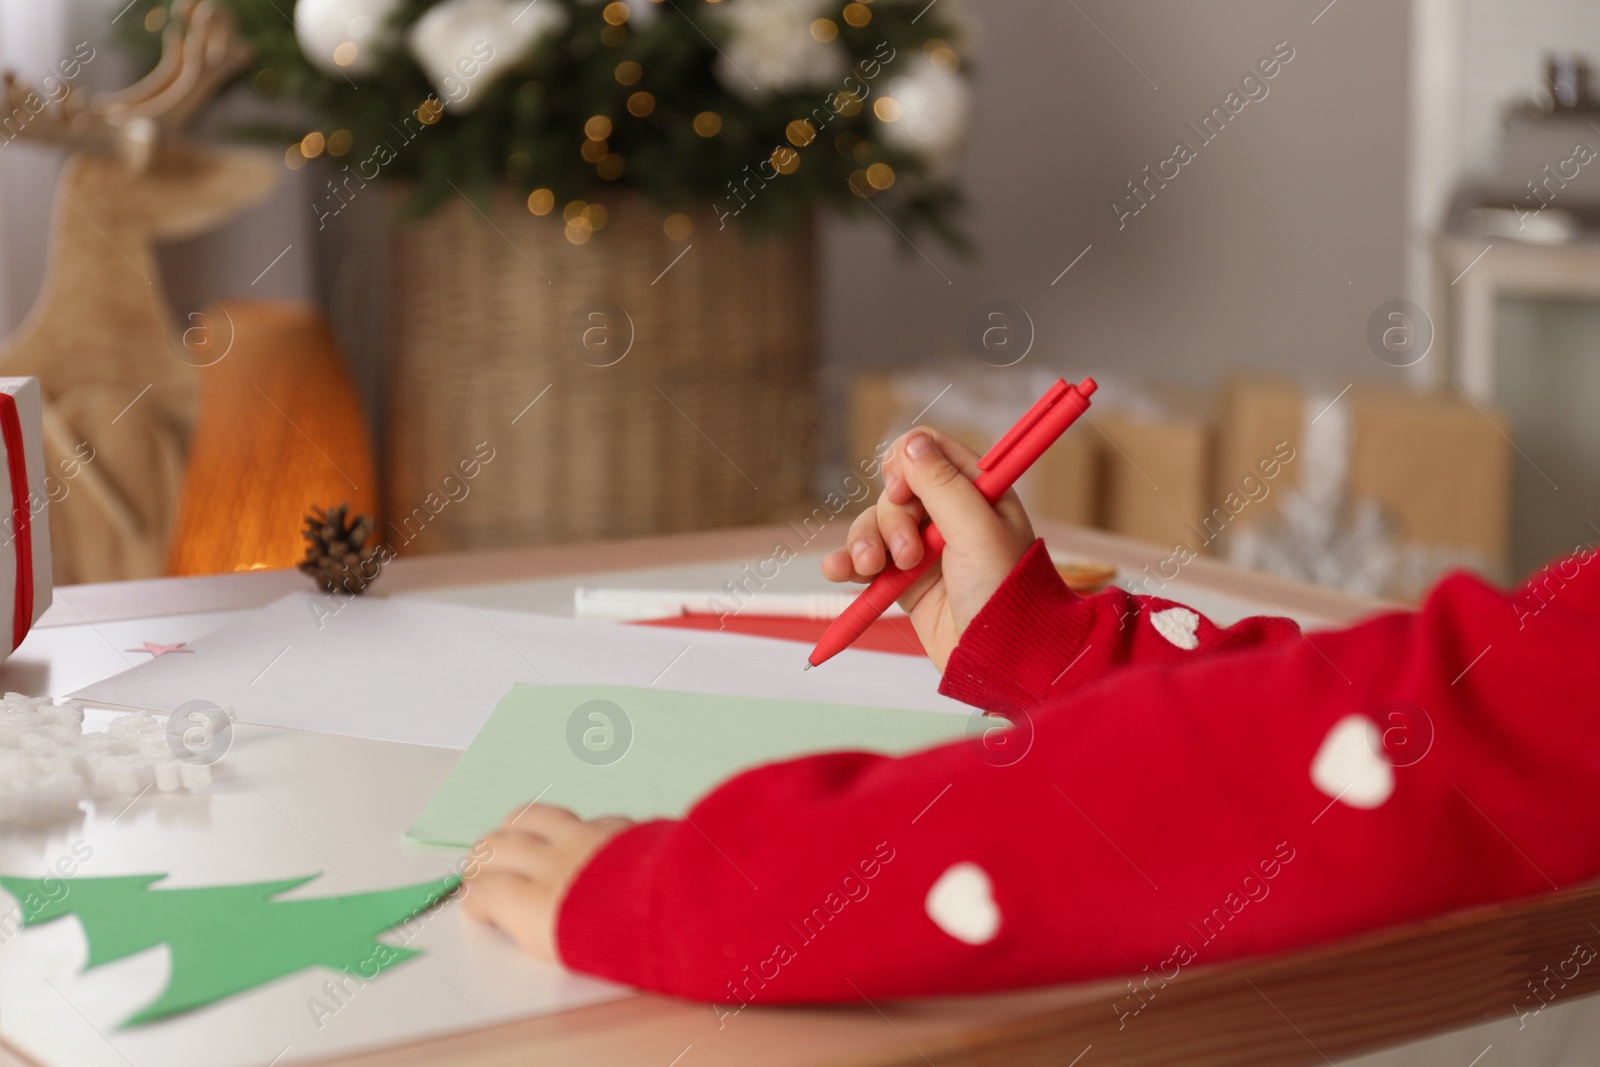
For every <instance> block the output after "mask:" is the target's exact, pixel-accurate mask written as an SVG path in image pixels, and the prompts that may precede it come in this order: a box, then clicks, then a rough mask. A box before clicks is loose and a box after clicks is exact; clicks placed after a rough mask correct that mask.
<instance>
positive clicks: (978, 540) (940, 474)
mask: <svg viewBox="0 0 1600 1067" xmlns="http://www.w3.org/2000/svg"><path fill="white" fill-rule="evenodd" d="M941 436H943V435H941ZM946 440H947V441H948V442H949V445H950V446H951V447H952V451H955V448H954V446H955V445H958V444H959V442H956V441H954V440H953V439H948V438H947V439H946ZM960 452H963V453H965V455H966V456H970V457H971V458H972V459H973V460H974V463H973V464H972V467H971V471H970V473H971V474H976V473H977V469H976V462H975V461H976V455H975V454H974V453H973V452H972V450H971V449H970V448H966V446H964V445H962V446H961V448H960ZM900 469H901V473H902V474H903V475H904V476H905V480H906V485H907V486H908V487H909V488H910V489H911V491H912V492H913V493H915V494H916V497H917V499H918V500H919V501H920V502H921V503H922V506H923V507H924V508H926V509H927V512H928V517H929V518H931V519H932V520H933V522H934V525H936V526H938V527H939V532H940V533H942V534H944V538H945V541H946V543H948V544H961V543H966V544H973V545H986V544H992V543H999V544H1004V543H1006V541H1007V540H1009V534H1010V531H1009V530H1008V528H1007V525H1006V523H1005V521H1004V520H1003V519H1001V517H1000V516H999V515H998V514H996V512H995V509H994V508H993V507H991V506H990V505H989V502H988V501H987V500H985V499H984V498H983V494H982V493H980V492H978V487H977V486H975V485H973V484H972V479H971V477H970V476H969V473H968V472H967V471H964V470H963V469H962V468H961V467H960V466H958V465H957V464H956V463H955V462H952V459H951V457H949V456H947V455H946V454H945V452H944V451H943V449H942V448H941V447H940V445H939V444H938V443H937V442H935V440H934V438H933V435H932V434H930V433H925V432H919V431H913V432H912V433H911V434H910V435H909V436H908V437H907V438H906V440H905V448H904V453H903V460H902V463H901V468H900ZM896 558H898V557H896Z"/></svg>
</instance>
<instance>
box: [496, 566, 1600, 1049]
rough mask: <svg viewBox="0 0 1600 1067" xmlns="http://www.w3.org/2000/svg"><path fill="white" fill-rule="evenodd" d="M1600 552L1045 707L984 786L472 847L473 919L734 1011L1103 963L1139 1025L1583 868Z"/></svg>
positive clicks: (953, 750) (902, 762) (787, 798)
mask: <svg viewBox="0 0 1600 1067" xmlns="http://www.w3.org/2000/svg"><path fill="white" fill-rule="evenodd" d="M1592 559H1593V553H1587V554H1586V555H1585V556H1583V557H1576V558H1575V559H1574V560H1571V561H1568V563H1567V564H1566V565H1564V566H1563V567H1562V568H1560V569H1559V570H1557V571H1555V572H1554V573H1555V574H1556V575H1557V576H1558V577H1557V578H1556V581H1555V582H1554V583H1551V582H1549V581H1545V582H1541V583H1540V584H1539V585H1537V586H1535V587H1533V588H1534V590H1535V593H1534V595H1533V596H1530V595H1529V591H1528V590H1524V591H1523V593H1522V594H1521V595H1520V597H1519V598H1518V599H1517V600H1515V601H1513V600H1511V599H1508V598H1507V597H1506V596H1504V595H1502V594H1500V593H1498V592H1496V591H1495V590H1493V589H1491V588H1489V587H1488V586H1486V585H1484V584H1483V583H1481V582H1479V581H1477V580H1475V579H1471V578H1467V577H1455V578H1451V579H1447V580H1446V581H1445V582H1443V583H1442V584H1441V585H1440V587H1439V588H1438V589H1437V590H1436V591H1435V592H1434V593H1433V595H1432V596H1430V598H1429V599H1428V601H1427V603H1426V604H1425V606H1424V607H1423V608H1422V610H1421V611H1420V612H1418V613H1395V614H1391V615H1386V616H1382V617H1379V618H1375V619H1373V620H1370V621H1368V622H1366V623H1363V624H1361V625H1359V626H1356V627H1354V628H1351V629H1348V630H1344V631H1339V632H1330V633H1320V634H1316V635H1312V636H1310V637H1308V638H1306V639H1303V640H1302V639H1296V640H1294V641H1290V642H1287V643H1285V644H1283V645H1281V646H1279V647H1273V648H1261V649H1256V650H1249V651H1242V652H1239V653H1238V654H1236V655H1227V656H1219V657H1216V658H1213V659H1209V660H1201V661H1196V662H1194V663H1192V664H1190V665H1188V666H1184V667H1179V668H1171V667H1167V666H1164V665H1155V666H1150V667H1135V668H1131V669H1128V670H1125V671H1122V672H1120V673H1119V674H1118V675H1117V678H1116V681H1115V683H1114V684H1106V685H1097V686H1093V687H1090V688H1087V689H1084V690H1082V691H1080V692H1078V693H1075V694H1072V695H1071V696H1069V697H1067V698H1066V699H1064V700H1060V701H1055V702H1052V704H1051V705H1050V706H1048V707H1045V708H1039V709H1035V711H1034V713H1033V716H1032V720H1033V723H1032V725H1033V738H1032V747H1031V749H1030V750H1029V751H1027V753H1026V754H1025V755H1024V756H1023V757H1022V758H1021V759H1019V760H1016V761H1015V762H1011V763H1008V764H1006V765H1003V766H997V765H995V764H994V763H993V762H991V761H988V760H986V759H984V758H983V755H982V753H981V752H980V751H979V750H977V749H975V748H974V746H972V745H969V744H966V743H956V744H951V745H946V746H942V747H940V748H935V749H931V750H928V751H925V752H921V753H918V754H915V755H911V756H908V757H904V758H898V759H892V758H886V757H881V756H873V755H867V754H863V753H832V754H827V755H820V756H815V757H810V758H806V759H800V760H794V761H791V762H786V763H779V764H774V765H770V766H766V767H762V768H757V769H755V770H752V771H749V772H747V773H745V774H742V775H740V776H739V777H737V778H735V779H733V780H731V781H729V782H727V783H725V784H724V785H722V786H721V787H720V788H718V789H716V790H715V791H713V792H712V793H711V794H709V795H708V796H706V797H705V798H704V799H703V800H701V801H700V802H699V803H698V804H697V805H695V807H694V808H693V809H692V810H691V811H690V812H689V813H688V815H687V817H686V818H685V819H683V820H660V821H653V822H649V823H645V824H642V825H638V826H633V827H631V828H627V829H623V830H622V832H621V833H620V835H619V836H615V837H611V836H610V835H611V834H612V833H615V832H616V831H617V829H618V828H619V827H618V826H617V825H616V824H613V825H610V826H599V825H596V824H592V823H581V822H578V821H577V820H576V819H573V818H572V817H571V816H570V815H566V814H565V813H560V812H554V811H552V810H550V809H541V810H538V811H537V813H536V814H535V815H534V816H533V820H534V826H535V831H536V832H535V833H532V834H516V833H511V832H505V833H501V834H496V835H493V836H491V837H490V838H489V839H488V842H489V845H490V847H491V848H492V849H493V853H494V855H493V858H492V859H490V860H489V861H488V862H487V864H486V865H485V871H486V872H487V873H485V874H480V875H479V876H478V877H476V878H474V879H473V880H472V881H471V886H472V888H471V891H470V892H469V895H468V897H467V908H468V910H469V911H470V912H472V913H473V914H475V915H478V916H480V917H483V918H487V919H489V920H491V921H494V922H496V923H498V924H500V925H501V926H503V927H504V928H506V929H507V930H508V931H509V932H511V933H512V934H513V936H515V937H517V938H518V940H519V941H520V942H521V943H523V944H525V945H528V946H530V947H532V948H535V949H536V950H537V949H539V948H540V947H543V948H544V949H545V950H546V951H549V949H550V947H551V946H552V945H553V946H554V947H555V948H556V949H557V950H558V951H559V955H560V958H561V959H562V960H563V961H564V962H566V963H567V964H568V965H569V966H571V967H574V968H576V969H578V970H582V971H586V972H589V973H593V974H597V975H601V976H603V977H607V978H613V979H616V980H619V981H622V982H626V983H629V984H633V985H637V986H642V987H644V988H648V989H653V990H659V991H662V992H667V993H674V994H678V995H682V996H686V997H693V998H697V999H711V1000H717V1001H721V1002H723V1003H726V1004H730V1005H734V1006H738V1005H742V1004H753V1005H763V1004H774V1003H779V1002H785V1001H790V1002H793V1001H816V1000H837V1001H856V1002H858V1001H860V1000H861V999H862V998H870V999H872V1000H877V999H879V998H883V997H894V996H916V995H935V994H947V993H956V992H968V991H979V990H993V989H1001V988H1006V987H1014V986H1023V985H1030V984H1044V983H1052V982H1062V981H1071V980H1077V979H1084V978H1090V977H1097V976H1102V975H1107V974H1118V973H1120V974H1128V975H1133V976H1135V982H1136V983H1137V989H1134V988H1133V987H1130V989H1129V991H1128V992H1127V993H1126V994H1121V993H1120V991H1119V993H1117V994H1112V998H1111V999H1112V1003H1111V1004H1110V1007H1109V1009H1108V1010H1112V1011H1114V1012H1115V1013H1116V1014H1117V1015H1118V1016H1120V1017H1121V1018H1122V1019H1123V1021H1124V1024H1129V1025H1131V1023H1130V1022H1129V1017H1130V1016H1133V1015H1136V1014H1138V1013H1140V1012H1142V1011H1145V1010H1160V1003H1161V1000H1160V991H1161V989H1162V988H1163V987H1164V986H1165V984H1166V983H1167V982H1169V981H1171V980H1173V979H1174V978H1176V977H1177V976H1178V974H1179V973H1180V972H1182V971H1183V970H1185V969H1187V968H1188V967H1190V966H1191V965H1195V964H1199V965H1205V964H1211V963H1215V962H1220V961H1222V960H1225V959H1229V958H1234V957H1239V956H1244V955H1250V954H1256V953H1262V952H1269V951H1280V950H1284V949H1289V948H1293V947H1297V946H1302V945H1308V944H1313V943H1317V942H1321V941H1325V940H1328V939H1331V938H1336V937H1340V936H1345V935H1349V934H1353V933H1356V932H1360V931H1365V930H1370V929H1374V928H1377V927H1381V926H1385V925H1390V924H1395V923H1400V922H1406V921H1411V920H1415V919H1418V918H1422V917H1425V916H1429V915H1433V914H1437V913H1439V912H1442V911H1447V910H1452V909H1457V908H1462V907H1467V906H1471V905H1475V904H1480V903H1486V902H1490V901H1497V900H1505V899H1509V898H1513V897H1517V896H1523V895H1528V894H1532V893H1535V892H1543V891H1546V890H1548V889H1551V888H1554V887H1559V886H1565V885H1570V884H1572V883H1574V882H1575V881H1578V880H1581V879H1585V878H1590V877H1593V876H1594V875H1595V874H1596V873H1597V872H1600V844H1597V842H1600V807H1597V806H1596V805H1595V804H1594V803H1593V802H1592V800H1593V797H1594V795H1595V792H1596V791H1597V789H1600V757H1597V754H1600V717H1597V716H1595V715H1594V712H1593V702H1594V693H1595V691H1596V683H1597V681H1600V671H1597V669H1596V667H1595V666H1594V660H1593V656H1592V649H1593V648H1594V647H1596V645H1597V644H1600V568H1597V567H1594V566H1593V565H1592V564H1591V563H1590V562H1589V561H1591V560H1592ZM608 841H609V843H607V842H608ZM558 917H559V921H558ZM725 1022H728V1021H727V1020H725ZM728 1024H729V1025H732V1023H731V1022H728Z"/></svg>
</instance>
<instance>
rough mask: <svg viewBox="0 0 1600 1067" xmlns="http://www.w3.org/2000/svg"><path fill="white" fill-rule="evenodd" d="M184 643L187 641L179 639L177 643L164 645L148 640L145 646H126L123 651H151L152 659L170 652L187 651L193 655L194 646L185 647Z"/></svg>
mask: <svg viewBox="0 0 1600 1067" xmlns="http://www.w3.org/2000/svg"><path fill="white" fill-rule="evenodd" d="M184 644H185V642H183V641H179V642H178V643H177V644H175V645H162V644H157V643H156V642H154V641H146V642H145V643H144V647H143V648H125V649H123V651H124V652H148V653H150V658H151V659H160V658H161V657H162V656H165V655H166V654H167V653H168V652H187V653H189V654H190V655H193V654H194V649H192V648H184V647H183V646H184Z"/></svg>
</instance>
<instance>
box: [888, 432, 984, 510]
mask: <svg viewBox="0 0 1600 1067" xmlns="http://www.w3.org/2000/svg"><path fill="white" fill-rule="evenodd" d="M917 434H922V435H924V436H926V437H931V438H932V439H933V443H934V444H935V445H937V446H938V448H939V451H941V452H943V453H944V454H945V457H946V458H947V459H949V460H950V462H951V463H953V464H955V465H956V467H957V468H958V469H959V470H960V471H961V473H962V474H964V475H965V476H966V477H967V478H968V479H972V478H976V477H977V476H978V459H979V456H978V453H976V452H974V451H973V450H972V449H970V448H968V447H967V446H966V444H964V443H963V442H961V441H958V440H957V439H956V438H954V437H951V436H950V435H949V434H947V433H945V432H944V431H942V430H936V429H934V428H933V427H932V426H918V427H915V428H914V429H911V430H907V431H906V432H905V433H904V434H902V435H901V437H900V439H899V440H898V441H896V442H895V443H894V447H893V448H892V449H890V450H889V455H888V457H887V458H886V459H885V460H884V461H883V491H884V494H885V495H886V496H888V497H889V498H890V499H891V500H892V501H894V502H895V503H897V504H904V503H907V502H908V501H910V500H911V499H912V498H913V497H914V496H915V495H916V493H915V491H914V490H913V489H912V488H911V484H910V482H908V481H907V479H906V471H907V467H908V465H909V463H910V457H909V456H907V455H906V445H907V444H908V443H909V442H910V441H911V438H912V437H914V436H916V435H917Z"/></svg>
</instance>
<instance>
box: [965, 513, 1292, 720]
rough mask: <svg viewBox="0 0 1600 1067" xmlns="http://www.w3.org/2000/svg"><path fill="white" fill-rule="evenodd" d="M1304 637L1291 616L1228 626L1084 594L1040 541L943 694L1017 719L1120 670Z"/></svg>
mask: <svg viewBox="0 0 1600 1067" xmlns="http://www.w3.org/2000/svg"><path fill="white" fill-rule="evenodd" d="M1299 636H1300V628H1299V627H1298V626H1296V625H1295V623H1294V621H1293V620H1291V619H1285V618H1280V617H1273V616H1253V617H1251V618H1248V619H1243V620H1241V621H1239V622H1237V623H1234V624H1233V625H1232V626H1227V627H1222V626H1218V625H1216V624H1215V623H1213V622H1212V621H1211V620H1210V619H1208V618H1206V617H1205V616H1204V615H1201V614H1200V613H1199V612H1197V611H1195V610H1194V609H1193V608H1189V607H1186V606H1184V605H1183V604H1179V603H1177V602H1176V601H1173V600H1165V599H1163V598H1161V597H1153V596H1140V595H1136V594H1133V593H1129V592H1127V591H1126V590H1123V589H1117V588H1111V589H1106V590H1104V591H1102V592H1099V593H1096V594H1095V595H1093V596H1089V597H1080V596H1078V595H1077V594H1076V593H1074V592H1072V590H1070V589H1068V588H1067V586H1066V583H1065V582H1063V581H1062V580H1061V575H1060V574H1058V573H1057V572H1056V569H1055V566H1054V564H1052V563H1051V562H1050V554H1049V552H1048V551H1046V549H1045V547H1044V542H1043V541H1042V540H1038V541H1035V542H1034V543H1033V546H1032V547H1031V548H1029V549H1028V551H1027V552H1026V553H1025V554H1024V555H1023V557H1022V559H1021V560H1019V561H1018V563H1017V565H1016V567H1015V568H1013V569H1012V571H1011V574H1010V575H1009V576H1008V577H1007V578H1006V580H1005V582H1004V583H1002V584H1001V586H1000V588H999V589H997V590H996V591H995V594H994V596H992V597H990V598H989V601H988V603H986V604H985V605H984V606H983V609H982V610H981V611H979V612H978V615H977V617H976V618H974V619H973V620H972V622H971V623H970V624H969V625H968V626H967V629H966V632H965V633H963V634H962V635H961V641H960V642H959V643H958V644H957V645H956V648H955V651H954V652H952V653H951V656H950V661H949V662H948V663H947V664H945V672H944V681H943V682H942V683H941V685H940V686H939V691H940V692H941V693H944V694H945V695H946V696H951V697H954V698H955V699H957V700H960V701H961V702H963V703H965V704H971V705H972V706H974V707H978V708H982V709H983V710H985V711H988V712H993V713H995V714H999V715H1004V716H1006V717H1008V718H1017V717H1018V716H1020V715H1022V714H1024V713H1026V712H1028V711H1029V710H1030V709H1032V708H1033V707H1035V706H1036V705H1038V704H1039V703H1040V702H1042V701H1045V700H1048V699H1051V698H1053V697H1059V696H1063V695H1065V694H1067V693H1070V692H1074V691H1075V690H1078V689H1081V688H1083V687H1084V686H1086V685H1089V684H1090V683H1092V682H1096V681H1099V680H1100V679H1101V678H1104V677H1105V676H1106V675H1107V674H1109V673H1110V672H1112V671H1114V670H1118V669H1119V668H1122V667H1126V666H1130V665H1137V664H1151V663H1166V664H1172V665H1178V664H1181V663H1185V662H1189V661H1193V660H1196V659H1204V658H1207V657H1209V656H1212V655H1216V654H1218V653H1222V652H1231V651H1237V650H1240V649H1247V648H1261V647H1264V646H1269V645H1276V644H1281V643H1282V642H1285V641H1290V640H1294V639H1296V638H1298V637H1299Z"/></svg>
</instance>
